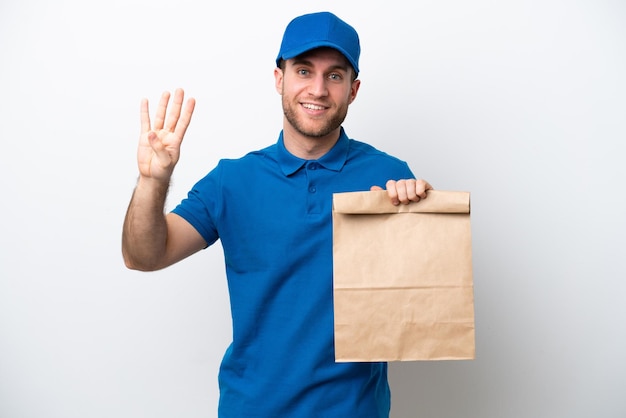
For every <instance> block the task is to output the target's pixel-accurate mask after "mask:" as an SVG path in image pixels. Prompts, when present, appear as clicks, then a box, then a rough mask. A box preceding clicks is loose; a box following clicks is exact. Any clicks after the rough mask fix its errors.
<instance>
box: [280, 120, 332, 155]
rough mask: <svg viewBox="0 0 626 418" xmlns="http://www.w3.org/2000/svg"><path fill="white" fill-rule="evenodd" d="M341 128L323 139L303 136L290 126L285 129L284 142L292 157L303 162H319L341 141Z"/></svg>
mask: <svg viewBox="0 0 626 418" xmlns="http://www.w3.org/2000/svg"><path fill="white" fill-rule="evenodd" d="M340 132H341V128H337V129H336V130H334V131H332V132H331V133H330V134H328V135H326V136H322V137H311V136H306V135H302V134H301V133H299V132H297V131H296V130H294V129H293V127H292V126H291V125H289V124H285V126H284V127H283V142H284V144H285V148H287V151H289V152H290V153H291V154H292V155H295V156H296V157H298V158H302V159H303V160H317V159H319V158H321V157H322V156H323V155H324V154H326V153H327V152H328V151H330V149H331V148H332V147H333V146H334V145H335V144H336V143H337V141H338V140H339V134H340Z"/></svg>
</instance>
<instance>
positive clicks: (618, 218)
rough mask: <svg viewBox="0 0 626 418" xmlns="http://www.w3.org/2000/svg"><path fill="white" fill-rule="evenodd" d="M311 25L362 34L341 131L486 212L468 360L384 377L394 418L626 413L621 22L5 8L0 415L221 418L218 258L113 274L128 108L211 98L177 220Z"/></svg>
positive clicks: (181, 169) (135, 124)
mask: <svg viewBox="0 0 626 418" xmlns="http://www.w3.org/2000/svg"><path fill="white" fill-rule="evenodd" d="M319 10H331V11H333V12H335V13H336V14H338V15H339V16H340V17H342V18H344V19H345V20H347V21H349V22H350V23H351V24H352V25H353V26H355V27H356V28H357V30H358V31H359V33H360V36H361V41H362V47H363V51H362V59H361V69H362V72H361V75H360V77H361V79H362V86H361V90H360V93H359V97H358V98H357V100H356V102H355V103H354V104H353V105H352V107H351V110H350V112H349V115H348V119H347V121H346V123H345V125H344V126H345V128H346V130H347V132H348V134H349V135H350V136H352V137H354V138H355V139H359V140H362V141H365V142H369V143H372V144H373V145H375V146H377V147H379V148H381V149H383V150H386V151H388V152H389V153H392V154H395V155H397V156H399V157H401V158H403V159H405V160H407V161H408V162H409V163H410V165H411V167H412V168H413V170H414V172H415V173H416V175H418V176H419V177H423V178H426V179H428V180H429V181H431V182H432V183H433V185H434V186H435V187H436V188H438V189H441V190H446V189H447V190H465V191H470V192H471V196H472V233H473V250H474V281H475V303H476V305H475V307H476V327H477V328H476V335H477V358H476V360H474V361H459V362H408V363H394V364H392V365H391V372H390V380H391V384H392V391H393V395H392V396H393V406H392V416H393V417H395V418H400V417H407V418H413V417H426V418H439V417H442V418H443V417H480V418H517V417H520V418H522V417H524V418H544V417H545V418H555V417H568V418H583V417H584V418H587V417H602V418H623V417H624V416H626V397H625V396H624V388H626V360H625V359H624V357H625V353H626V303H625V302H624V300H625V298H626V268H625V263H624V256H625V255H626V254H625V253H626V238H625V236H626V225H625V221H624V212H625V208H626V198H625V192H624V184H625V180H626V168H625V166H626V164H625V163H624V151H623V148H624V142H625V140H626V81H625V80H626V77H625V74H626V29H625V28H626V24H625V22H626V4H625V3H624V2H623V1H609V0H580V1H565V0H562V1H559V0H542V1H521V0H517V1H500V2H496V1H487V0H476V1H461V0H457V1H453V0H450V1H416V2H406V1H396V0H389V1H386V2H382V3H381V2H363V1H358V2H357V1H354V2H342V1H337V0H334V1H317V2H314V4H312V3H311V2H295V1H294V2H287V1H278V0H266V1H262V2H257V1H252V0H249V1H230V2H200V1H189V0H183V1H176V2H174V1H164V0H138V1H132V0H131V1H128V0H123V1H122V0H106V1H101V2H95V1H91V2H89V1H79V0H65V1H55V2H50V1H37V0H19V1H17V0H2V2H1V3H0V95H1V97H0V141H1V147H0V191H1V193H2V204H1V205H0V211H1V212H0V215H1V216H0V416H1V417H2V418H43V417H45V418H57V417H58V418H61V417H62V418H84V417H90V418H100V417H116V418H126V417H151V418H160V417H163V418H165V417H168V418H170V417H186V418H192V417H214V416H216V405H217V397H218V390H217V378H216V375H217V369H218V366H219V362H220V360H221V356H222V354H223V352H224V350H225V348H226V346H227V344H228V342H229V339H230V313H229V306H228V298H227V290H226V284H225V278H224V268H223V261H222V254H221V249H220V247H219V244H218V245H216V246H214V247H212V248H210V249H209V250H207V251H204V252H202V253H200V254H198V255H196V256H194V257H192V258H190V259H188V260H185V261H184V262H182V263H180V264H179V265H176V266H174V267H171V268H169V269H166V270H164V271H161V272H157V273H139V272H134V271H129V270H127V269H126V268H125V267H124V266H123V263H122V258H121V254H120V236H121V224H122V220H123V216H124V213H125V210H126V205H127V204H128V201H129V198H130V195H131V192H132V190H133V187H134V183H135V179H136V176H137V169H136V166H135V147H136V142H137V138H138V132H139V116H138V110H139V102H140V99H141V98H142V97H144V96H145V97H148V98H149V99H150V100H151V103H152V104H153V109H154V104H155V103H156V100H157V99H158V97H159V95H160V93H161V92H162V91H163V90H173V89H175V88H176V87H183V88H185V89H186V91H187V93H188V94H190V95H193V96H194V97H195V98H196V99H197V103H198V104H197V107H196V112H195V115H194V120H193V121H192V125H191V126H190V128H189V130H188V133H187V136H186V138H185V143H184V144H183V154H182V158H181V161H180V163H179V166H178V168H177V171H176V174H175V179H174V184H173V187H172V190H171V193H170V198H169V201H168V209H171V207H173V206H174V205H175V204H176V203H177V202H178V201H179V200H180V199H181V198H182V197H183V196H184V195H185V194H186V192H187V190H188V189H189V188H190V187H191V185H192V184H193V183H194V182H195V181H196V180H197V179H199V178H200V177H201V176H203V175H204V174H205V173H206V172H207V171H208V170H209V169H211V168H212V167H213V166H214V165H215V163H216V162H217V160H218V159H219V158H221V157H238V156H240V155H242V154H244V153H245V152H247V151H249V150H252V149H258V148H261V147H264V146H266V145H269V144H271V143H273V142H275V140H276V138H277V135H278V132H279V129H280V127H281V121H282V113H281V108H280V98H279V96H278V94H276V92H275V91H274V85H273V83H274V81H273V76H272V71H273V67H274V59H275V55H276V53H277V51H278V46H279V43H280V39H281V36H282V32H283V29H284V27H285V25H286V24H287V22H288V21H289V20H290V19H291V18H292V17H294V16H296V15H298V14H302V13H306V12H312V11H319ZM277 367H289V365H288V364H285V365H277Z"/></svg>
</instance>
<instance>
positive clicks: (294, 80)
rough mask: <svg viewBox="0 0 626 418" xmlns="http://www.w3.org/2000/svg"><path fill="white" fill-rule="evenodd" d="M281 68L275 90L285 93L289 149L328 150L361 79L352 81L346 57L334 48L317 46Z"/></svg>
mask: <svg viewBox="0 0 626 418" xmlns="http://www.w3.org/2000/svg"><path fill="white" fill-rule="evenodd" d="M282 67H283V68H282V69H280V68H277V69H276V70H275V72H274V74H275V78H276V90H277V91H278V93H279V94H281V95H282V104H283V112H284V115H285V118H284V123H283V131H284V135H283V136H284V139H285V145H286V146H287V149H289V150H290V151H292V152H293V150H292V149H290V148H289V146H290V145H294V144H298V145H299V147H301V148H304V149H305V150H308V151H307V152H310V151H315V152H316V153H319V152H322V151H323V152H326V151H328V150H329V149H330V148H331V147H332V145H334V143H335V142H336V141H337V139H338V138H339V130H340V127H341V124H342V123H343V121H344V120H345V118H346V115H347V113H348V106H349V105H350V103H352V101H354V99H355V97H356V94H357V91H358V89H359V86H360V81H359V80H353V77H354V72H353V69H352V67H351V66H350V64H349V63H348V61H347V60H346V58H345V57H344V56H343V55H342V54H341V53H340V52H339V51H337V50H335V49H331V48H318V49H314V50H312V51H309V52H307V53H305V54H302V55H300V56H298V57H296V58H293V59H289V60H287V61H286V62H285V63H284V65H283V66H282ZM296 155H298V154H297V153H296ZM307 157H311V155H308V156H307Z"/></svg>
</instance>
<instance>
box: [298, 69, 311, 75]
mask: <svg viewBox="0 0 626 418" xmlns="http://www.w3.org/2000/svg"><path fill="white" fill-rule="evenodd" d="M298 74H300V75H308V74H309V70H307V69H305V68H300V69H299V70H298Z"/></svg>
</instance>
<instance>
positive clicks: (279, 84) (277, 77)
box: [274, 67, 284, 96]
mask: <svg viewBox="0 0 626 418" xmlns="http://www.w3.org/2000/svg"><path fill="white" fill-rule="evenodd" d="M283 77H284V74H283V70H281V69H280V68H279V67H276V68H274V81H275V85H274V87H275V88H276V91H277V92H278V94H280V95H281V96H282V94H283Z"/></svg>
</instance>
